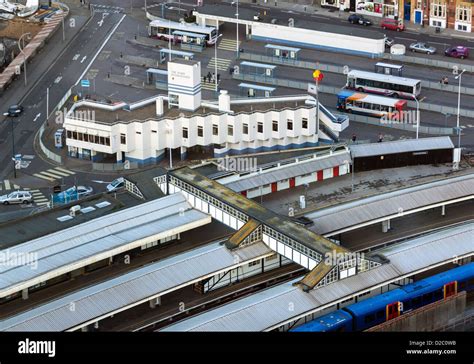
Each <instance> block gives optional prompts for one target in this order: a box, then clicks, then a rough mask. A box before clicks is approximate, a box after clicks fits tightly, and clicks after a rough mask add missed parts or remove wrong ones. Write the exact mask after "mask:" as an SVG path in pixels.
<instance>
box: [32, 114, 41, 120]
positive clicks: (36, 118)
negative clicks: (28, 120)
mask: <svg viewBox="0 0 474 364" xmlns="http://www.w3.org/2000/svg"><path fill="white" fill-rule="evenodd" d="M40 116H41V113H39V114H36V116H35V118H34V119H33V121H36V120H38V118H39V117H40Z"/></svg>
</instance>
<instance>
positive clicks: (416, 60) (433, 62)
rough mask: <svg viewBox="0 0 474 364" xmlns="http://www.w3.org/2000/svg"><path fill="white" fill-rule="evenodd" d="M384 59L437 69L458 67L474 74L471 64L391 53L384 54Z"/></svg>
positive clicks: (473, 67)
mask: <svg viewBox="0 0 474 364" xmlns="http://www.w3.org/2000/svg"><path fill="white" fill-rule="evenodd" d="M382 58H383V59H389V60H392V61H399V62H403V63H413V64H421V65H423V66H429V67H436V68H446V69H449V70H452V69H453V67H458V68H459V69H466V72H474V66H473V65H470V64H464V63H462V64H460V63H454V62H449V61H440V60H437V59H431V58H423V57H412V56H401V55H393V54H389V53H384V54H383V56H382Z"/></svg>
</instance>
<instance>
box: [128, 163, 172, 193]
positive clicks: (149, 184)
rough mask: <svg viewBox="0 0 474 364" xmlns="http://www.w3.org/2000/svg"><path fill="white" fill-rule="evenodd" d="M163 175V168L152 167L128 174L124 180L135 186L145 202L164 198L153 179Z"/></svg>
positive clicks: (164, 171)
mask: <svg viewBox="0 0 474 364" xmlns="http://www.w3.org/2000/svg"><path fill="white" fill-rule="evenodd" d="M165 173H166V170H165V169H164V168H162V167H153V168H150V169H147V170H144V171H140V172H137V173H133V174H129V175H128V176H126V177H125V179H127V180H129V181H130V182H132V183H133V184H134V185H135V186H137V188H138V189H139V190H140V192H141V194H142V195H143V197H144V198H145V200H154V199H156V198H161V197H164V196H165V195H164V193H163V192H162V191H161V189H160V188H159V187H158V185H157V184H156V183H155V181H154V180H153V178H155V177H157V176H160V175H162V174H165Z"/></svg>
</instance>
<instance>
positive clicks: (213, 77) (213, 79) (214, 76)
mask: <svg viewBox="0 0 474 364" xmlns="http://www.w3.org/2000/svg"><path fill="white" fill-rule="evenodd" d="M215 79H216V74H215V73H214V72H212V82H214V81H215Z"/></svg>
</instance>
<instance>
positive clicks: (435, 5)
mask: <svg viewBox="0 0 474 364" xmlns="http://www.w3.org/2000/svg"><path fill="white" fill-rule="evenodd" d="M418 8H419V9H420V6H419V7H418ZM446 9H447V6H446V1H445V0H432V2H431V6H430V16H432V17H437V18H446ZM471 17H472V6H471V4H459V5H458V6H457V7H456V21H465V22H470V21H471Z"/></svg>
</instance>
